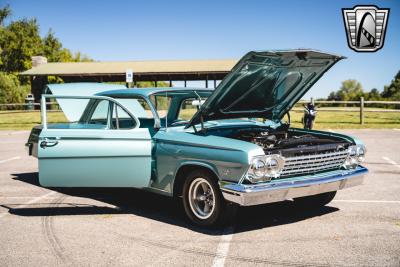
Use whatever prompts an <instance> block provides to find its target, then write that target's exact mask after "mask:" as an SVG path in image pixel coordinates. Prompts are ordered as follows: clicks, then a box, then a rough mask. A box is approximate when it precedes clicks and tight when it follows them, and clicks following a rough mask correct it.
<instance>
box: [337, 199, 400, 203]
mask: <svg viewBox="0 0 400 267" xmlns="http://www.w3.org/2000/svg"><path fill="white" fill-rule="evenodd" d="M333 202H348V203H384V204H400V200H356V199H337V200H333Z"/></svg>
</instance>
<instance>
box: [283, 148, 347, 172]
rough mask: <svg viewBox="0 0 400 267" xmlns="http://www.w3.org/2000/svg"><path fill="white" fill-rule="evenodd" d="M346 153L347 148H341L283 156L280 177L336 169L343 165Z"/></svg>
mask: <svg viewBox="0 0 400 267" xmlns="http://www.w3.org/2000/svg"><path fill="white" fill-rule="evenodd" d="M347 155H348V152H347V150H345V149H343V150H334V151H332V150H331V151H328V152H324V153H313V154H308V155H302V156H296V157H288V158H285V165H284V167H283V171H282V173H281V177H282V176H283V177H284V176H291V175H297V174H307V173H316V172H320V171H324V170H330V169H338V168H340V167H341V166H342V165H343V163H344V161H345V160H346V157H347Z"/></svg>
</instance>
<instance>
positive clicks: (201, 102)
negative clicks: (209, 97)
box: [192, 99, 206, 108]
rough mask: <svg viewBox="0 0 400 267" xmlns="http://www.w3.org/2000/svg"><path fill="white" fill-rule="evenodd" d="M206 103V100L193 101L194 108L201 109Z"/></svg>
mask: <svg viewBox="0 0 400 267" xmlns="http://www.w3.org/2000/svg"><path fill="white" fill-rule="evenodd" d="M204 102H206V101H205V100H201V101H199V100H197V99H196V100H193V101H192V106H195V107H197V108H199V107H201V105H203V104H204Z"/></svg>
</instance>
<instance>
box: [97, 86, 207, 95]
mask: <svg viewBox="0 0 400 267" xmlns="http://www.w3.org/2000/svg"><path fill="white" fill-rule="evenodd" d="M193 91H202V92H210V93H211V92H213V91H214V89H210V88H189V87H184V88H182V87H154V88H129V89H119V90H109V91H104V92H101V93H99V94H97V95H102V96H110V95H127V96H128V95H140V96H145V97H148V96H150V95H152V94H156V93H164V92H166V93H169V94H171V95H173V94H174V93H185V92H187V93H190V92H193Z"/></svg>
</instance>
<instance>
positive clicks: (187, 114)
mask: <svg viewBox="0 0 400 267" xmlns="http://www.w3.org/2000/svg"><path fill="white" fill-rule="evenodd" d="M205 100H207V98H205V97H204V98H201V103H204V102H205ZM199 102H200V101H199V99H198V98H197V99H196V98H188V99H185V100H183V101H182V103H181V106H180V108H179V112H178V120H179V121H188V120H190V119H191V118H192V117H193V115H194V114H195V113H196V112H197V110H198V109H199V107H200V106H199V105H198V104H199Z"/></svg>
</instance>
